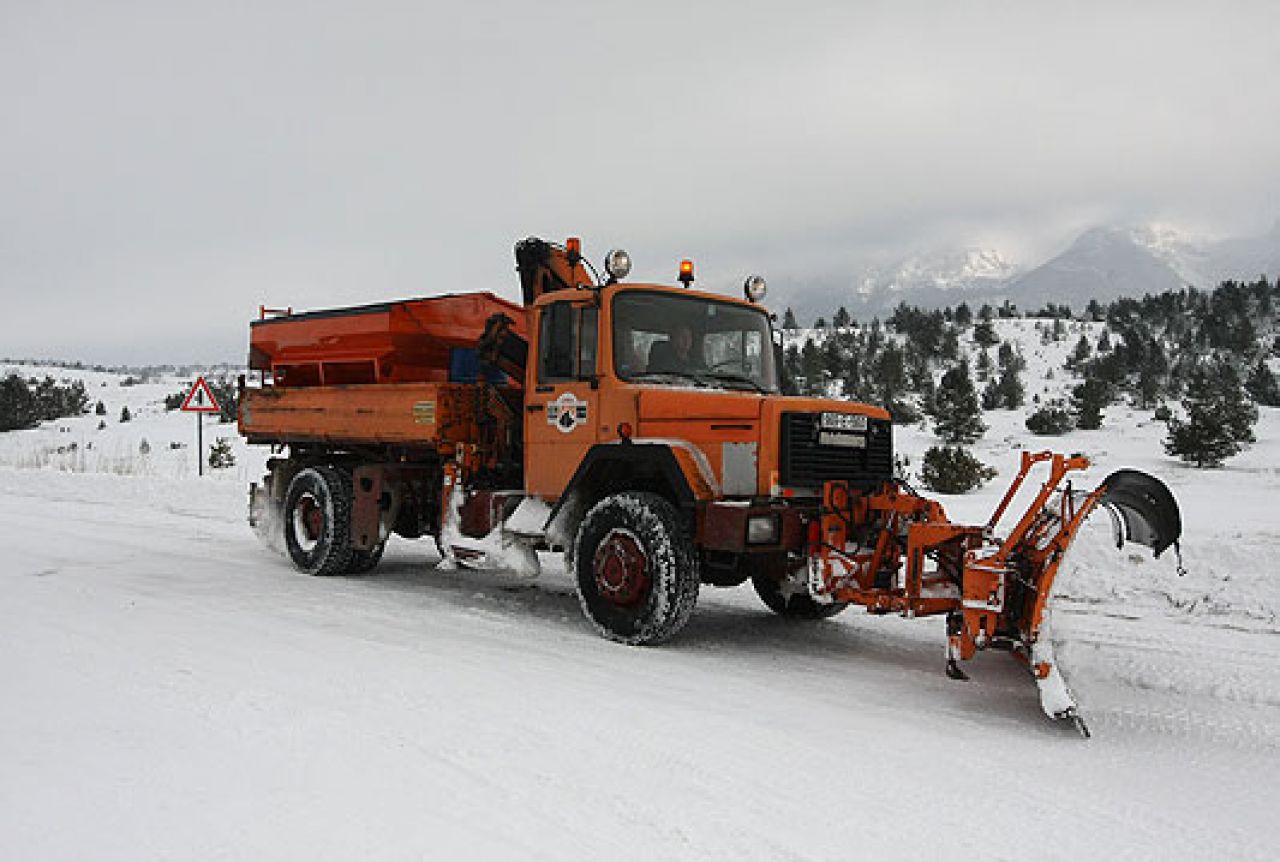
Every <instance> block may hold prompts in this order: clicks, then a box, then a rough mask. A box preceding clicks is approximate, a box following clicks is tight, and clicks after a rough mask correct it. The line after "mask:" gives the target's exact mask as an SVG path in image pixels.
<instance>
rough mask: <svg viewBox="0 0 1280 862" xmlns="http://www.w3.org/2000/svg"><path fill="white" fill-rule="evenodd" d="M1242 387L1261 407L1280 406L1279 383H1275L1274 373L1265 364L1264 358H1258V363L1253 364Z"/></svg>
mask: <svg viewBox="0 0 1280 862" xmlns="http://www.w3.org/2000/svg"><path fill="white" fill-rule="evenodd" d="M1244 388H1245V391H1246V392H1248V393H1249V397H1250V398H1252V399H1253V400H1254V401H1255V402H1256V403H1257V404H1260V405H1262V406H1263V407H1280V385H1277V383H1276V375H1275V373H1274V372H1273V371H1272V370H1271V369H1270V368H1269V367H1268V366H1267V361H1266V360H1265V359H1259V360H1258V364H1257V365H1255V366H1253V370H1251V371H1250V372H1249V377H1248V379H1247V380H1245V382H1244Z"/></svg>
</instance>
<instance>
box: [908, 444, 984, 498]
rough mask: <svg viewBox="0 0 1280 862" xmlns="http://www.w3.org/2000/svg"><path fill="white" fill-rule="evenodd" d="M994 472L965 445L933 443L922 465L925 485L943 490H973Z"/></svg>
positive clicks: (952, 491) (932, 488)
mask: <svg viewBox="0 0 1280 862" xmlns="http://www.w3.org/2000/svg"><path fill="white" fill-rule="evenodd" d="M995 474H996V471H995V470H993V469H992V468H991V467H988V466H987V465H986V464H983V463H982V462H981V461H979V460H978V459H977V458H975V457H973V454H972V453H971V452H970V451H969V450H968V449H965V448H964V447H962V446H931V447H930V448H929V450H928V451H926V452H925V453H924V459H923V461H922V463H921V466H920V481H921V482H922V483H923V484H924V486H925V487H926V488H929V489H930V490H933V491H938V492H940V493H943V494H963V493H965V492H966V491H971V490H973V489H974V488H977V487H978V486H979V485H981V484H982V483H983V482H985V481H987V480H988V479H990V478H991V477H993V476H995Z"/></svg>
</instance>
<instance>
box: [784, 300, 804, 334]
mask: <svg viewBox="0 0 1280 862" xmlns="http://www.w3.org/2000/svg"><path fill="white" fill-rule="evenodd" d="M782 328H783V329H799V328H800V325H799V324H798V323H796V315H795V312H793V311H792V310H791V308H790V307H789V306H788V308H787V310H786V311H784V312H783V313H782Z"/></svg>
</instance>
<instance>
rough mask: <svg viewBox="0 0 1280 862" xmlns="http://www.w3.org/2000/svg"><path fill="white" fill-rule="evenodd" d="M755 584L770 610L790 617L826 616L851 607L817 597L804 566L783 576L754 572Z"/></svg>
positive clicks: (803, 618) (752, 578)
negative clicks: (819, 600) (777, 576)
mask: <svg viewBox="0 0 1280 862" xmlns="http://www.w3.org/2000/svg"><path fill="white" fill-rule="evenodd" d="M751 586H753V587H755V588H756V595H758V596H759V597H760V601H762V602H764V603H765V605H766V606H768V608H769V610H771V611H773V612H774V613H775V614H778V615H779V616H784V617H787V618H788V619H795V620H825V619H827V618H828V617H834V616H835V615H836V614H838V613H840V612H841V611H842V610H844V609H845V608H847V607H849V603H848V602H829V603H827V604H822V603H821V602H817V601H814V598H813V596H812V595H811V594H810V593H809V585H808V583H807V582H806V579H805V570H804V569H803V568H800V569H797V570H795V571H793V572H792V573H791V574H789V575H787V576H785V577H783V578H782V579H778V578H773V577H769V576H768V575H765V574H755V575H752V576H751Z"/></svg>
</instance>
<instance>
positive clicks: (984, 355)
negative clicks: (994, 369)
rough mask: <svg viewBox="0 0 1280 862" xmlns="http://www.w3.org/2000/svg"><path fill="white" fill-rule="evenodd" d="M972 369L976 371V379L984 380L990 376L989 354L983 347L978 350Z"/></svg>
mask: <svg viewBox="0 0 1280 862" xmlns="http://www.w3.org/2000/svg"><path fill="white" fill-rule="evenodd" d="M974 369H975V371H976V372H977V375H978V379H979V380H981V381H985V380H986V379H987V378H988V377H990V376H991V354H990V353H988V352H987V349H986V348H985V347H984V348H982V350H980V351H979V352H978V362H977V364H976V365H975V366H974Z"/></svg>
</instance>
